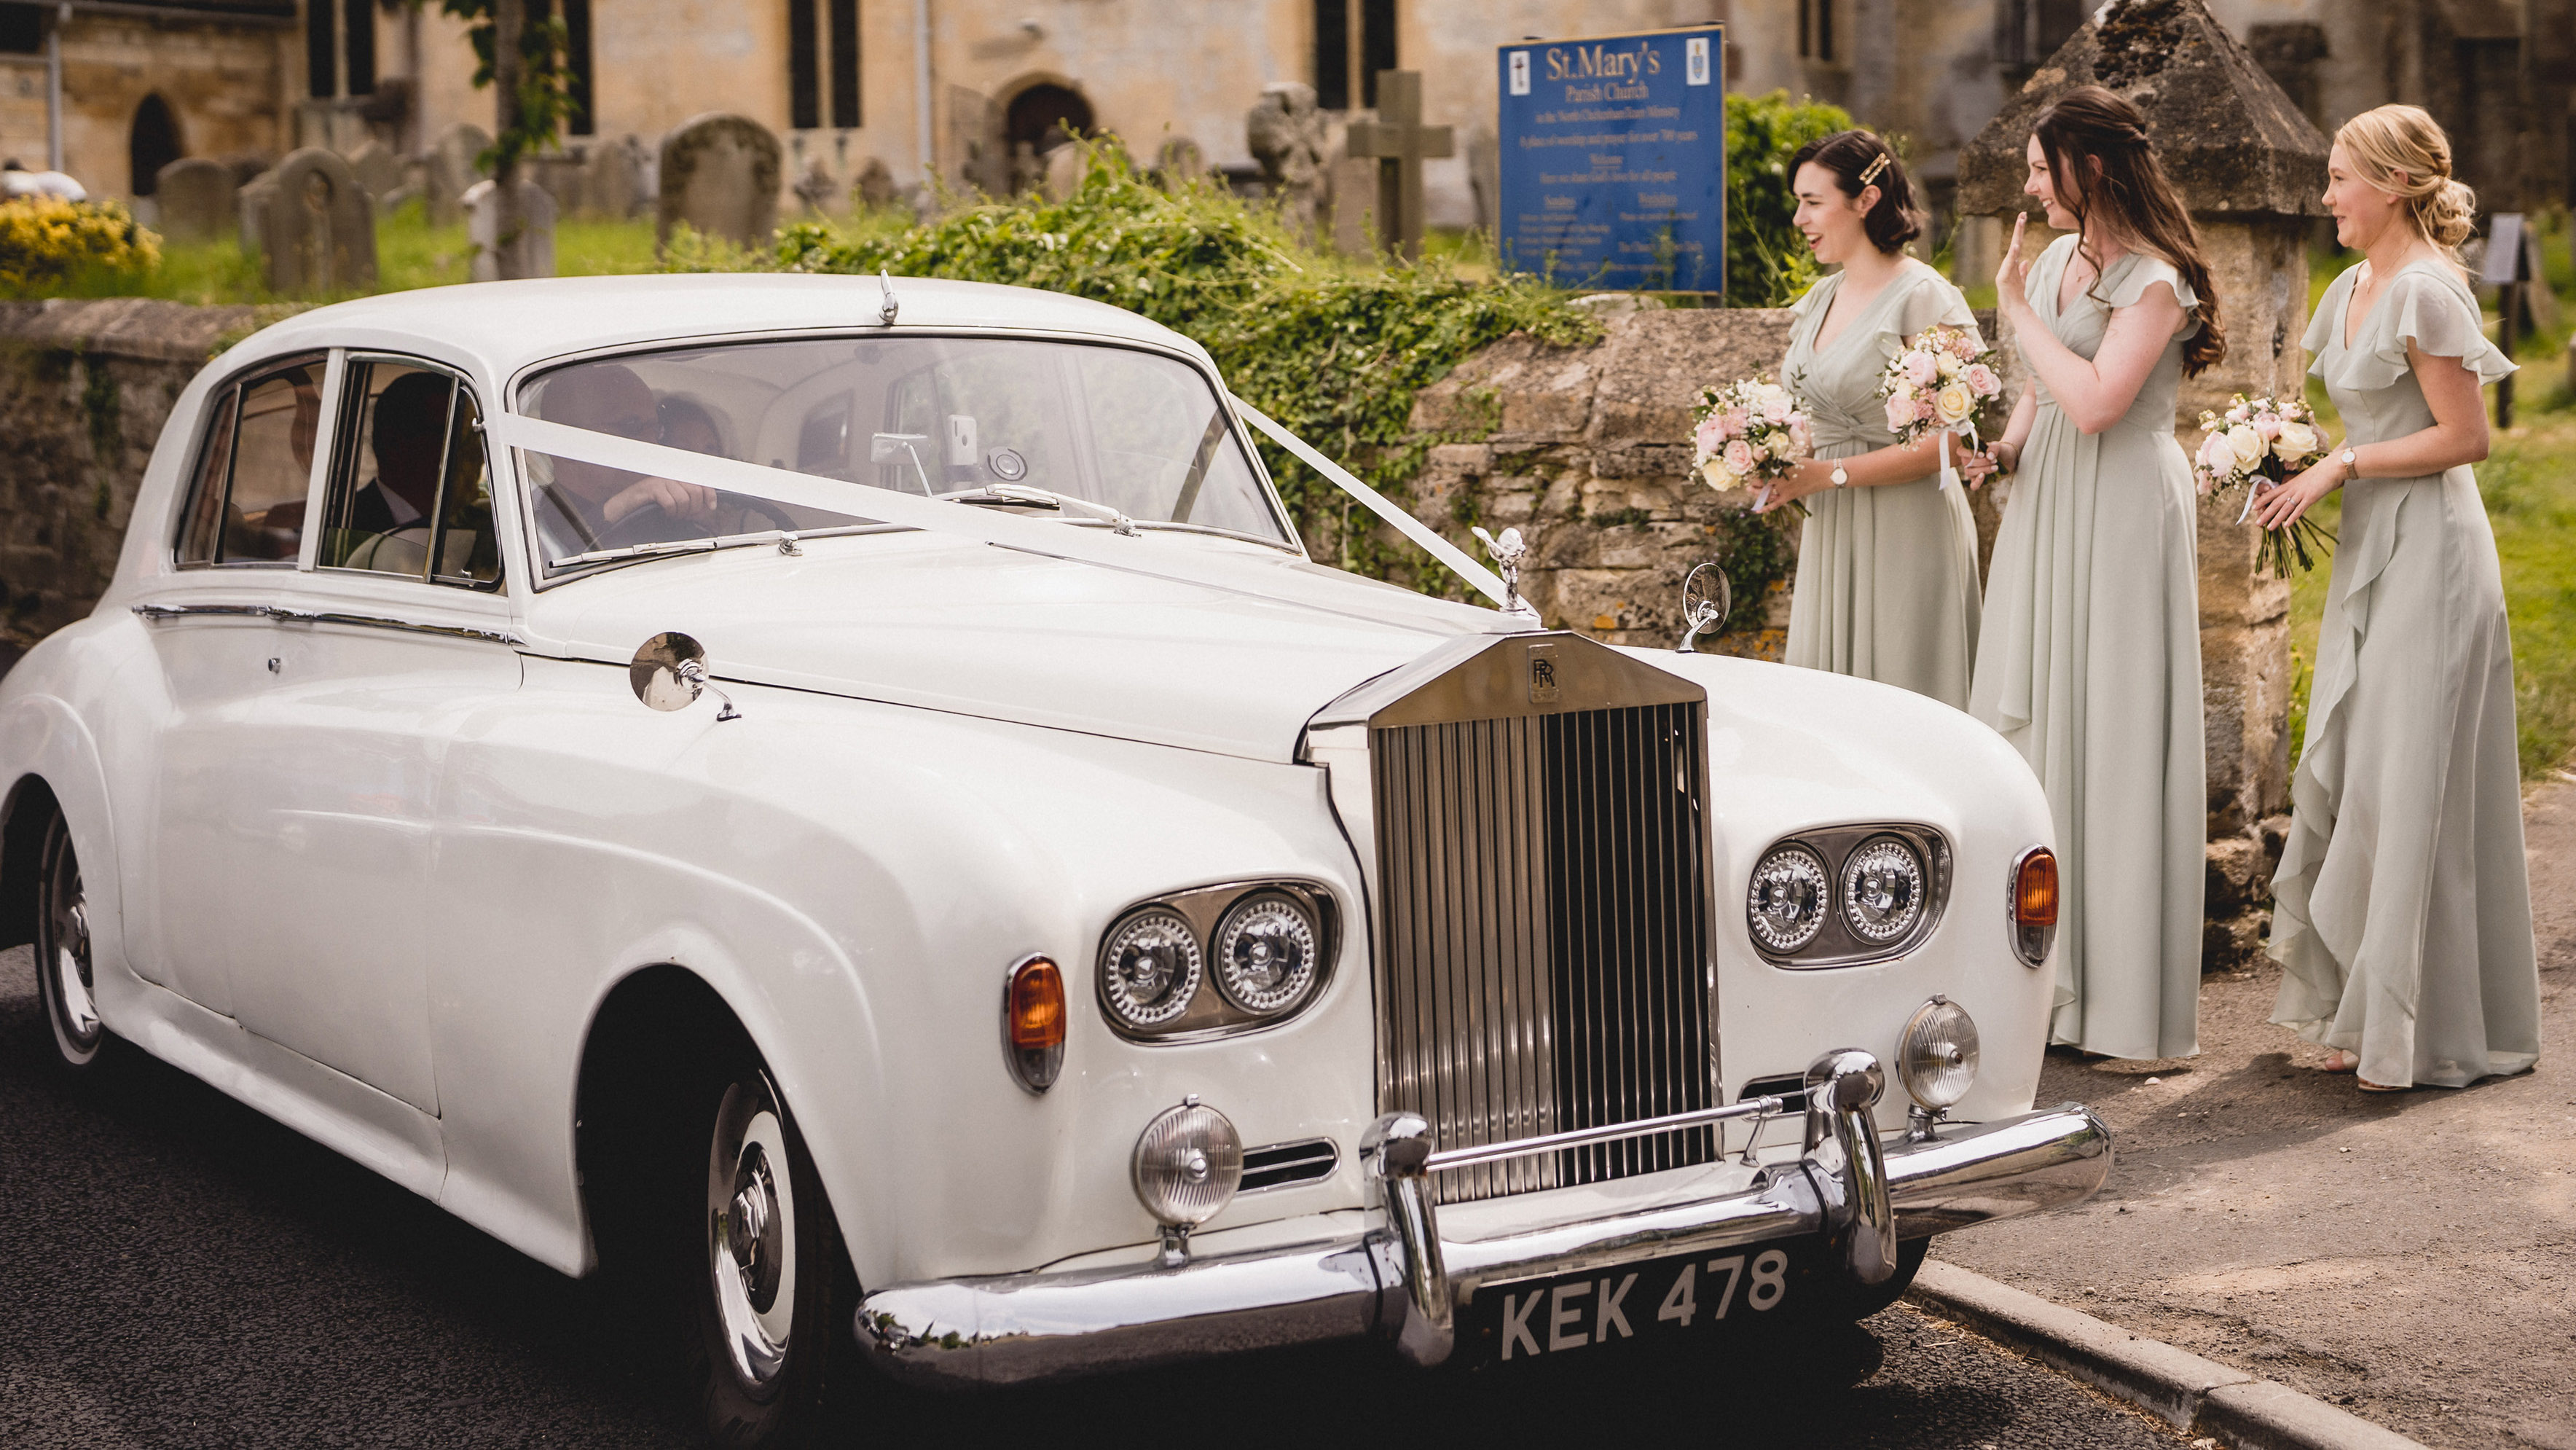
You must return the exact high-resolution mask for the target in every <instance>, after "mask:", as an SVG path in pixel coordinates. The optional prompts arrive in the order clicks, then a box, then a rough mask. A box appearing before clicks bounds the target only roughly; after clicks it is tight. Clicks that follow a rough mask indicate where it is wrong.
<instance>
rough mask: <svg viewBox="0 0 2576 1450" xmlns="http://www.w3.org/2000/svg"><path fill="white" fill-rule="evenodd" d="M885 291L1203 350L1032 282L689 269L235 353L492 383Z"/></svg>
mask: <svg viewBox="0 0 2576 1450" xmlns="http://www.w3.org/2000/svg"><path fill="white" fill-rule="evenodd" d="M889 286H890V287H891V289H892V291H893V294H894V297H895V300H896V302H897V304H898V308H897V313H896V326H897V328H899V329H908V328H916V327H918V328H950V327H962V328H988V327H989V328H1025V329H1031V330H1036V331H1043V332H1059V333H1079V334H1088V335H1091V336H1095V337H1102V338H1109V339H1114V340H1117V341H1122V342H1141V343H1146V344H1149V345H1153V346H1159V347H1166V348H1174V349H1177V350H1179V351H1182V352H1186V353H1189V354H1192V355H1194V356H1198V357H1201V358H1204V357H1205V356H1206V352H1205V350H1203V349H1202V348H1200V347H1199V345H1198V344H1196V343H1194V342H1192V341H1190V340H1189V339H1188V338H1186V337H1183V336H1182V335H1181V334H1179V333H1177V332H1174V331H1172V330H1171V329H1170V328H1167V327H1165V326H1163V325H1162V324H1161V323H1158V322H1154V321H1152V320H1150V319H1148V318H1144V317H1140V316H1138V315H1137V314H1135V313H1133V312H1129V311H1127V310H1126V309H1125V308H1121V307H1112V306H1110V305H1109V304H1107V303H1105V302H1093V301H1091V300H1089V299H1087V298H1082V297H1071V296H1067V295H1065V294H1063V293H1061V292H1042V291H1039V290H1037V289H1036V288H1032V287H1003V286H997V285H995V284H993V283H989V282H951V281H945V280H940V279H935V278H914V277H897V278H894V279H892V281H891V282H890V283H884V284H881V283H880V282H879V280H878V279H877V278H875V277H853V276H818V275H813V274H806V273H778V272H748V273H746V272H699V273H672V274H651V275H643V276H630V277H546V278H538V279H532V280H529V281H523V282H471V283H466V284H464V285H462V286H454V287H422V288H417V289H414V290H411V291H406V292H388V293H384V294H382V295H380V296H375V297H362V298H359V299H358V300H356V301H353V302H340V303H334V304H333V305H331V306H329V307H318V308H315V309H314V310H313V311H311V312H304V313H299V314H297V315H296V316H294V317H290V318H288V319H286V320H284V321H282V322H279V323H276V324H275V325H273V326H270V327H267V328H264V329H262V330H261V331H259V332H257V333H255V334H253V335H252V337H251V338H250V339H249V340H248V341H247V342H245V343H244V344H243V345H242V346H241V348H240V349H238V357H239V358H240V359H252V358H257V357H264V356H268V355H271V354H275V353H284V352H293V351H297V350H300V349H305V348H315V347H388V348H400V349H405V350H409V349H412V348H417V347H420V346H422V345H424V344H435V345H438V346H437V348H436V350H437V351H438V352H441V353H445V354H448V355H449V356H450V357H451V359H452V360H457V361H462V360H464V358H466V357H470V358H472V359H474V360H475V361H478V362H480V363H481V364H482V365H483V366H484V368H485V369H487V370H488V372H489V374H490V376H491V377H492V378H493V379H495V380H496V381H499V380H506V379H508V378H510V377H512V376H514V375H516V374H517V373H518V372H519V371H520V370H521V369H523V368H525V367H528V366H529V365H531V364H534V363H540V362H544V361H546V360H547V359H549V358H556V357H562V356H564V355H566V354H568V353H578V352H588V351H591V350H594V349H598V348H604V347H625V346H632V345H635V344H649V343H655V342H675V341H681V340H687V339H703V338H709V337H722V336H726V335H731V334H741V333H766V332H792V331H830V332H844V331H848V330H849V329H852V328H860V327H876V326H878V325H879V317H880V310H881V308H882V307H883V305H884V298H885V292H886V289H887V287H889ZM460 354H461V356H459V355H460ZM233 360H235V359H231V358H228V359H227V361H233Z"/></svg>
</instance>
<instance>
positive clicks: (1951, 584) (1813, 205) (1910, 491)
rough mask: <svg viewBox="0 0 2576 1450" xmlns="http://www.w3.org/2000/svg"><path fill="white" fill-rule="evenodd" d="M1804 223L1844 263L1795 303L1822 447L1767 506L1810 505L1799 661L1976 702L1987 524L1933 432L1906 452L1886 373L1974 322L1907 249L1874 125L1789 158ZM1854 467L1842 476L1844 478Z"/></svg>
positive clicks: (1802, 393) (1794, 361) (1899, 199)
mask: <svg viewBox="0 0 2576 1450" xmlns="http://www.w3.org/2000/svg"><path fill="white" fill-rule="evenodd" d="M1789 176H1790V182H1791V184H1792V185H1793V186H1794V187H1795V188H1796V191H1797V196H1798V215H1797V220H1798V228H1799V230H1800V231H1803V232H1805V233H1806V236H1807V242H1808V245H1809V246H1811V247H1813V248H1814V249H1815V253H1816V260H1818V261H1820V262H1824V263H1826V264H1828V265H1831V264H1834V263H1840V264H1841V266H1842V270H1841V271H1839V272H1835V273H1833V274H1832V275H1830V276H1827V277H1825V278H1824V279H1823V280H1821V281H1819V282H1817V283H1816V285H1815V286H1813V287H1810V288H1808V289H1807V295H1806V296H1804V297H1801V298H1799V299H1798V303H1797V307H1796V308H1795V311H1796V313H1797V321H1796V322H1795V323H1794V324H1793V325H1792V326H1791V328H1790V330H1789V355H1788V357H1787V358H1786V359H1785V360H1784V361H1783V362H1782V363H1781V365H1780V377H1781V380H1782V381H1783V382H1784V383H1786V384H1787V385H1788V387H1789V389H1790V391H1791V392H1793V393H1795V394H1797V396H1798V403H1799V406H1800V407H1801V408H1803V409H1805V410H1806V413H1807V416H1808V418H1809V420H1810V424H1811V426H1812V428H1813V431H1814V440H1815V457H1814V458H1813V459H1811V460H1810V461H1808V462H1805V463H1802V464H1800V465H1798V466H1797V467H1796V468H1795V469H1793V470H1792V471H1791V472H1790V474H1789V476H1788V477H1786V478H1784V479H1782V480H1781V481H1780V482H1779V483H1777V484H1774V485H1773V487H1772V490H1771V495H1770V497H1769V499H1768V500H1767V502H1766V504H1765V507H1766V508H1776V507H1778V506H1780V505H1781V504H1784V503H1787V502H1788V501H1790V500H1791V499H1798V498H1804V499H1806V501H1807V510H1808V512H1807V521H1806V525H1805V527H1804V529H1803V530H1802V531H1801V533H1800V535H1799V540H1798V574H1797V581H1796V583H1795V585H1794V586H1793V588H1792V591H1791V593H1790V595H1789V647H1788V656H1787V657H1788V661H1789V663H1791V664H1793V665H1804V666H1806V667H1808V668H1809V669H1818V670H1832V671H1834V672H1835V673H1837V674H1845V675H1858V676H1860V677H1861V678H1863V679H1868V680H1877V681H1880V682H1882V683H1884V684H1890V685H1902V686H1904V687H1905V688H1906V689H1909V690H1912V691H1914V692H1915V693H1917V694H1922V695H1929V696H1931V697H1932V698H1933V699H1935V700H1939V701H1941V702H1942V703H1943V704H1946V705H1949V706H1950V707H1952V708H1953V709H1965V708H1966V707H1967V703H1968V672H1969V667H1970V666H1971V665H1972V664H1974V663H1975V658H1976V647H1977V526H1976V522H1975V520H1974V519H1973V518H1971V517H1970V515H1969V513H1968V503H1967V496H1966V494H1965V493H1964V492H1963V491H1962V490H1961V489H1960V488H1958V487H1957V486H1955V485H1954V486H1952V487H1948V488H1944V487H1942V485H1941V480H1940V477H1939V472H1938V470H1939V467H1940V455H1939V454H1938V453H1937V452H1935V451H1934V450H1935V448H1936V447H1938V446H1941V445H1942V444H1943V443H1945V442H1946V441H1947V440H1944V439H1925V440H1922V441H1919V442H1917V443H1916V444H1914V445H1913V446H1912V447H1907V448H1899V447H1898V446H1897V445H1896V435H1895V434H1894V433H1892V432H1890V431H1889V430H1888V426H1887V409H1886V405H1885V403H1884V402H1883V401H1882V400H1881V399H1880V398H1879V396H1878V380H1879V376H1880V374H1881V373H1882V372H1884V371H1885V369H1886V367H1887V364H1888V360H1889V359H1891V358H1893V357H1895V356H1896V354H1897V353H1898V352H1899V351H1901V350H1902V348H1903V346H1904V344H1905V342H1906V341H1907V340H1908V339H1911V338H1912V337H1914V336H1915V335H1916V334H1918V333H1920V332H1922V331H1923V329H1925V328H1927V327H1930V326H1932V325H1933V324H1935V323H1947V324H1949V325H1951V326H1953V327H1960V328H1965V329H1966V330H1968V331H1969V332H1972V333H1973V332H1975V331H1976V330H1977V323H1976V316H1975V314H1973V313H1971V312H1970V311H1969V310H1968V300H1967V298H1965V297H1963V296H1961V295H1960V293H1959V289H1958V288H1956V287H1953V286H1951V285H1950V282H1949V279H1947V278H1945V277H1943V276H1942V275H1941V274H1940V273H1938V272H1936V271H1934V270H1932V269H1931V268H1930V267H1927V266H1925V265H1924V264H1923V263H1921V262H1919V261H1916V260H1915V259H1913V258H1912V257H1909V256H1907V255H1906V254H1905V244H1906V243H1907V242H1908V241H1911V240H1912V239H1913V238H1914V237H1915V235H1916V234H1917V233H1918V232H1919V231H1920V230H1921V225H1920V222H1919V220H1918V218H1917V216H1916V213H1915V211H1914V207H1913V187H1912V184H1911V183H1910V182H1909V181H1908V180H1907V178H1906V175H1905V167H1904V164H1903V163H1902V162H1899V161H1898V160H1897V159H1896V158H1895V157H1894V156H1893V155H1891V154H1889V152H1888V149H1887V145H1886V143H1885V142H1883V141H1881V140H1879V139H1878V138H1877V137H1876V136H1873V135H1871V134H1870V133H1869V132H1867V131H1844V132H1841V133H1840V134H1837V135H1834V136H1828V137H1826V138H1824V139H1823V140H1821V141H1810V142H1808V143H1807V145H1806V146H1805V147H1804V148H1802V149H1801V150H1800V151H1799V152H1798V154H1797V155H1796V156H1795V157H1793V158H1792V159H1791V165H1790V168H1789ZM1837 469H1839V470H1840V472H1841V474H1842V477H1841V478H1840V479H1839V480H1837V479H1836V478H1835V473H1836V471H1837Z"/></svg>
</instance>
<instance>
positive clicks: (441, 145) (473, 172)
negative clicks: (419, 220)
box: [420, 121, 492, 226]
mask: <svg viewBox="0 0 2576 1450" xmlns="http://www.w3.org/2000/svg"><path fill="white" fill-rule="evenodd" d="M491 149H492V137H491V134H490V133H489V132H486V131H485V130H484V129H483V128H482V127H480V126H476V125H471V124H469V123H467V122H464V121H458V122H456V123H454V124H453V125H450V126H448V127H447V128H446V129H445V130H442V131H440V132H439V133H438V139H437V140H435V141H432V142H431V143H430V145H429V155H428V156H427V157H426V158H424V164H423V166H422V169H421V183H420V185H421V195H422V198H423V199H424V200H425V201H426V202H427V204H428V209H429V220H430V224H431V225H432V226H450V225H453V224H454V223H455V222H457V221H459V220H460V219H462V218H463V217H464V215H465V193H466V191H467V190H468V189H469V188H471V187H472V186H473V185H474V183H476V182H478V181H481V180H482V179H483V178H484V177H485V176H487V175H489V174H490V173H489V172H487V171H485V170H484V169H483V163H482V159H481V158H482V155H483V153H484V152H486V151H489V150H491Z"/></svg>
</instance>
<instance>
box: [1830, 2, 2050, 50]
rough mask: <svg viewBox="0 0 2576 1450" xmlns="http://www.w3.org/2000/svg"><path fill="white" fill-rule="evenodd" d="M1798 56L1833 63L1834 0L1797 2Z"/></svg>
mask: <svg viewBox="0 0 2576 1450" xmlns="http://www.w3.org/2000/svg"><path fill="white" fill-rule="evenodd" d="M2005 3H2007V4H2009V3H2011V0H2005ZM1798 54H1799V56H1800V57H1801V58H1802V59H1806V60H1820V61H1824V62H1826V63H1827V64H1831V63H1832V62H1833V61H1834V59H1835V55H1834V0H1798Z"/></svg>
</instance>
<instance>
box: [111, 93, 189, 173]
mask: <svg viewBox="0 0 2576 1450" xmlns="http://www.w3.org/2000/svg"><path fill="white" fill-rule="evenodd" d="M186 154H187V152H185V151H184V150H182V149H180V146H179V118H178V117H177V116H174V115H172V114H171V113H170V103H169V102H168V101H165V100H163V99H161V93H160V92H158V91H155V92H153V93H152V94H151V95H148V96H145V97H144V98H143V103H142V104H141V105H139V106H136V107H135V108H134V128H133V131H132V133H131V134H130V135H129V136H128V138H127V141H126V158H127V160H128V161H129V162H131V163H132V165H133V168H134V180H133V187H132V191H133V194H134V195H136V196H150V195H151V194H152V193H153V191H154V190H155V189H156V188H158V187H159V186H160V184H161V168H162V167H164V166H167V165H169V164H170V163H171V162H173V161H176V160H178V159H179V158H180V157H182V156H184V155H186Z"/></svg>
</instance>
